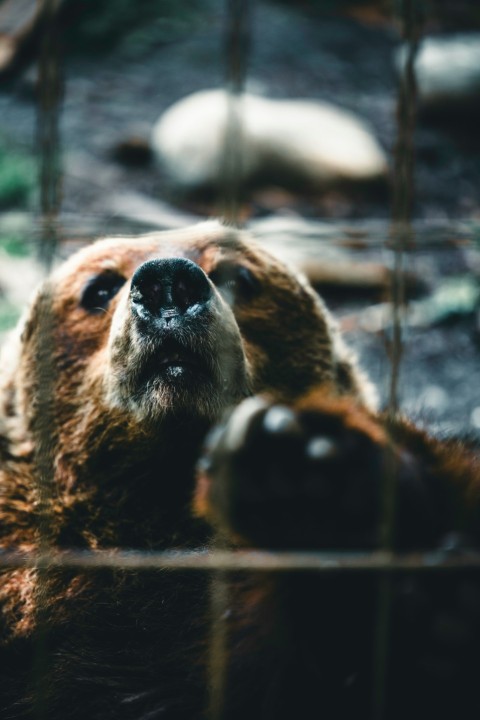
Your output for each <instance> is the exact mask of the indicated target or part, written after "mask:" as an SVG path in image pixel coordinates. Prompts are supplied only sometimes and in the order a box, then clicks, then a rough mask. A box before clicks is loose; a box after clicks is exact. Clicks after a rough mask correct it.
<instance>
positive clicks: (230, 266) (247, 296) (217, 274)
mask: <svg viewBox="0 0 480 720" xmlns="http://www.w3.org/2000/svg"><path fill="white" fill-rule="evenodd" d="M210 280H211V281H212V282H213V284H214V285H215V286H216V287H217V288H218V290H219V291H220V293H221V294H222V295H223V296H224V297H225V299H226V300H227V301H228V302H231V303H233V302H248V301H249V300H252V299H253V298H254V297H255V296H256V295H258V293H259V292H260V281H259V280H258V278H257V277H255V275H254V274H253V273H252V271H251V270H249V269H248V268H246V267H245V266H244V265H236V264H234V263H226V262H225V263H221V264H220V265H218V266H217V267H216V268H215V270H212V272H211V273H210Z"/></svg>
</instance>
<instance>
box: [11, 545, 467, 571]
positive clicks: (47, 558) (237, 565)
mask: <svg viewBox="0 0 480 720" xmlns="http://www.w3.org/2000/svg"><path fill="white" fill-rule="evenodd" d="M0 568H4V569H7V568H9V569H12V568H76V569H102V568H105V569H108V568H111V569H124V570H157V569H158V570H256V571H268V572H285V571H299V570H302V571H303V570H312V571H318V572H322V573H335V572H338V571H341V572H342V573H343V572H345V571H352V572H359V571H365V572H366V571H368V572H376V573H377V572H381V573H383V572H405V571H408V572H414V571H420V572H427V571H428V572H430V571H446V570H449V571H452V570H477V569H480V552H474V551H458V552H455V551H453V552H452V551H443V550H436V551H431V552H426V553H409V554H395V553H389V552H383V551H375V552H371V553H364V552H324V551H322V552H291V551H287V552H280V551H266V550H265V551H263V550H262V551H260V550H232V551H229V550H214V551H208V550H183V551H179V550H166V551H162V552H140V551H133V550H132V551H129V550H122V551H117V550H99V551H75V550H68V551H58V552H51V553H24V552H17V551H5V552H0Z"/></svg>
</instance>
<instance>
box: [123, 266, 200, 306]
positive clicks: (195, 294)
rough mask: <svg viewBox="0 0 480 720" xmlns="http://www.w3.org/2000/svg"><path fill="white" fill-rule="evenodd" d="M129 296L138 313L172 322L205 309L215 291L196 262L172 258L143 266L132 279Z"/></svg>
mask: <svg viewBox="0 0 480 720" xmlns="http://www.w3.org/2000/svg"><path fill="white" fill-rule="evenodd" d="M130 293H131V299H132V302H133V304H134V306H136V307H137V309H140V310H143V311H145V310H146V311H148V313H150V314H151V315H157V316H160V317H166V318H168V317H170V318H171V317H173V316H175V315H182V314H184V313H185V312H187V311H188V310H189V309H190V308H192V307H194V306H196V305H204V304H205V303H206V302H207V301H208V300H209V299H210V297H211V295H212V290H211V287H210V282H209V280H208V278H207V276H206V275H205V273H204V272H203V270H202V269H201V268H200V267H199V266H198V265H196V264H195V263H194V262H192V261H191V260H186V259H184V258H169V259H166V260H150V261H149V262H146V263H144V264H143V265H141V266H140V267H139V268H138V270H137V271H136V272H135V274H134V276H133V278H132V287H131V291H130Z"/></svg>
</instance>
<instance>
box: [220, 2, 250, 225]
mask: <svg viewBox="0 0 480 720" xmlns="http://www.w3.org/2000/svg"><path fill="white" fill-rule="evenodd" d="M252 1H253V0H227V1H226V26H225V65H226V68H225V87H226V91H227V108H226V125H225V138H224V146H223V154H222V160H221V168H220V187H219V193H220V205H221V209H222V215H223V217H224V218H225V220H226V221H227V222H229V223H230V224H232V225H237V226H238V225H239V221H240V218H239V211H240V201H241V191H242V178H243V174H244V160H245V154H244V147H245V146H244V133H243V117H242V104H243V103H242V95H243V92H244V88H245V78H246V73H247V65H248V57H249V52H250V39H251V11H252Z"/></svg>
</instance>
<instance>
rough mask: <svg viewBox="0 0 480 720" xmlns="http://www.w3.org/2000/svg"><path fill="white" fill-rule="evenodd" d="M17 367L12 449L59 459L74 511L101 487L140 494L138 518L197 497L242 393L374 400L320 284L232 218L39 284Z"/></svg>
mask: <svg viewBox="0 0 480 720" xmlns="http://www.w3.org/2000/svg"><path fill="white" fill-rule="evenodd" d="M4 365H5V371H4V374H5V377H4V380H3V398H2V401H3V408H4V416H5V424H6V427H7V431H6V432H5V434H6V435H7V437H8V438H9V443H10V450H9V452H11V454H12V455H15V447H16V446H17V448H18V447H20V445H21V444H23V445H22V447H25V446H26V445H28V443H31V444H32V446H33V447H34V448H36V449H37V450H38V448H39V447H42V448H43V450H42V452H44V453H47V455H48V453H50V459H49V462H50V465H51V473H52V475H53V476H54V478H55V490H54V494H55V496H57V495H58V496H59V497H60V498H61V501H60V502H59V504H60V505H61V506H62V508H63V510H62V512H63V511H64V508H65V507H66V506H69V507H70V506H71V507H78V504H79V502H80V500H79V499H80V498H83V497H84V498H86V500H85V503H86V505H87V506H88V505H89V506H90V507H92V503H93V500H92V497H91V495H92V493H95V494H97V495H98V493H99V492H100V490H99V488H102V489H103V490H104V495H103V497H102V498H101V500H99V499H98V497H97V499H96V501H95V508H96V510H95V513H96V514H98V512H99V511H98V503H99V502H100V505H101V506H104V504H105V502H107V500H106V498H107V497H109V500H108V502H109V503H110V504H114V503H116V504H117V506H118V504H119V503H120V504H121V502H123V501H125V502H127V501H128V502H130V501H131V498H132V495H134V496H135V498H136V499H135V508H136V512H135V513H133V514H132V513H130V514H129V517H130V520H131V521H132V522H133V523H135V522H137V521H138V519H139V518H144V519H145V515H142V512H143V513H146V514H147V515H148V512H149V504H150V503H151V502H152V491H151V488H152V487H153V488H155V493H154V494H158V495H161V496H162V504H163V505H164V506H165V508H170V507H171V503H172V502H173V498H175V502H182V503H183V502H186V498H187V497H188V493H189V492H191V481H190V477H193V474H192V468H193V466H194V462H195V458H196V456H197V454H198V450H199V444H200V442H201V438H202V437H203V435H204V434H205V432H206V430H207V429H208V427H209V426H210V425H211V424H212V423H213V422H214V421H215V420H216V419H218V418H219V417H220V416H221V414H222V412H224V411H225V409H226V408H227V407H229V406H232V405H233V404H235V403H237V402H239V401H240V400H241V399H242V398H244V397H246V396H248V395H251V394H255V393H268V394H269V395H271V396H273V397H274V398H275V399H277V400H278V401H280V402H282V401H283V402H288V401H289V400H292V399H293V398H295V397H297V396H299V395H301V394H303V393H304V392H307V391H308V390H309V389H311V388H312V387H316V386H319V385H327V386H329V388H330V390H332V389H333V390H334V391H337V392H349V393H354V394H355V393H357V394H358V395H361V389H360V385H361V384H360V383H359V381H358V377H357V374H356V371H355V369H354V368H353V367H352V365H351V362H350V359H349V356H348V354H347V353H346V351H345V350H344V347H343V345H342V343H341V341H340V340H339V338H338V337H337V335H336V333H335V330H334V328H333V326H332V323H331V320H330V318H329V315H328V313H327V312H326V310H325V308H324V306H323V304H322V303H321V301H320V300H319V298H318V297H317V295H316V294H315V292H314V291H313V290H312V288H311V287H310V286H309V285H308V283H307V282H306V281H305V280H303V279H302V278H301V277H299V276H298V275H297V274H295V273H294V272H292V271H291V270H290V269H288V268H287V267H286V266H284V265H283V264H282V263H281V262H280V261H279V260H277V259H275V258H274V257H273V256H271V255H270V254H268V253H267V252H266V251H264V250H263V249H262V248H261V247H260V245H258V244H257V243H255V242H254V241H253V240H252V239H251V238H250V237H249V236H247V235H245V234H243V233H242V232H239V231H236V230H233V229H228V228H225V227H223V226H221V225H220V224H217V223H205V224H203V225H199V226H196V227H193V228H189V229H185V230H179V231H172V232H165V233H152V234H148V235H143V236H140V237H136V238H113V239H106V240H103V241H99V242H97V243H95V244H93V245H91V246H89V247H87V248H85V249H83V250H82V251H80V252H79V253H77V254H76V255H74V256H72V257H71V258H70V259H69V260H68V261H67V262H65V263H64V264H63V265H61V266H60V267H59V268H58V269H57V270H56V271H55V272H54V273H53V274H52V276H51V278H50V279H49V280H48V281H47V282H46V283H45V284H44V285H43V287H42V288H41V289H40V291H39V293H38V294H37V297H36V299H35V301H34V302H33V305H32V307H31V308H30V311H29V313H28V314H27V316H26V317H25V319H24V321H23V323H22V324H21V327H20V329H19V331H17V333H16V336H15V338H14V339H13V340H12V342H11V344H10V347H9V348H7V351H6V353H5V354H4ZM186 475H188V476H189V479H188V482H187V481H186V480H185V477H186ZM146 487H149V488H150V490H148V492H145V488H146ZM166 487H168V490H166ZM108 493H110V495H108ZM167 495H170V496H171V498H170V500H169V501H168V502H166V500H165V499H166V497H167ZM177 496H178V497H177ZM125 498H126V500H125ZM140 498H141V501H140ZM95 513H94V514H95ZM91 522H93V520H91ZM115 522H116V521H112V523H113V524H112V527H115V528H116V529H117V526H116V524H115ZM144 524H145V523H144ZM116 529H115V531H114V530H112V533H113V535H115V534H116ZM92 532H93V531H92ZM112 541H113V540H112Z"/></svg>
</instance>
